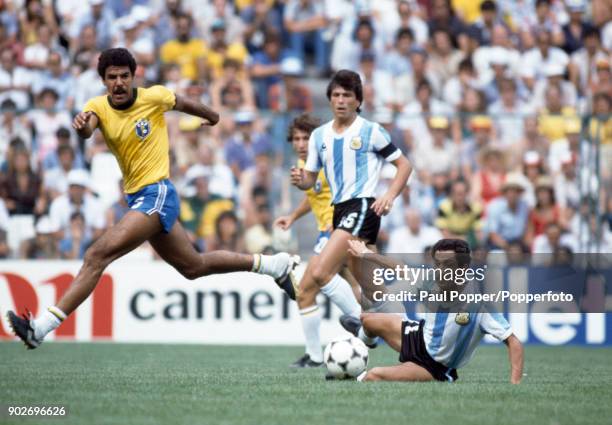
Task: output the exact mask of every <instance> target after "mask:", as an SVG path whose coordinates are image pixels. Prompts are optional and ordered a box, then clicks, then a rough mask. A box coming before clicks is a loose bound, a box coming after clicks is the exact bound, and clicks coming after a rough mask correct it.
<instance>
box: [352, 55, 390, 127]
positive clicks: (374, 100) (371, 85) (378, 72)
mask: <svg viewBox="0 0 612 425" xmlns="http://www.w3.org/2000/svg"><path fill="white" fill-rule="evenodd" d="M358 72H359V76H360V77H361V82H362V84H363V103H362V105H361V109H362V110H363V112H364V114H366V115H372V114H373V112H374V111H375V110H376V109H379V108H385V107H391V106H392V104H393V97H392V95H393V93H392V92H391V90H389V87H391V86H392V82H393V80H392V78H391V75H390V74H389V73H387V72H386V71H384V70H383V69H380V68H376V58H375V57H374V55H373V54H372V53H369V52H364V53H362V55H361V58H360V59H359V71H358Z"/></svg>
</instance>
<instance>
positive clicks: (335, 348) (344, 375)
mask: <svg viewBox="0 0 612 425" xmlns="http://www.w3.org/2000/svg"><path fill="white" fill-rule="evenodd" d="M323 358H324V359H325V366H327V371H328V373H329V375H331V376H333V377H334V378H336V379H350V378H356V377H357V376H359V374H361V372H363V371H364V370H366V367H367V366H368V347H366V345H365V344H364V343H363V341H361V340H360V339H359V338H355V337H354V336H351V337H342V338H339V339H336V340H334V341H332V342H330V343H329V344H328V345H327V347H325V352H324V354H323Z"/></svg>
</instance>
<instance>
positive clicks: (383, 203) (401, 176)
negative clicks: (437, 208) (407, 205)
mask: <svg viewBox="0 0 612 425" xmlns="http://www.w3.org/2000/svg"><path fill="white" fill-rule="evenodd" d="M391 163H392V164H393V165H395V166H396V167H397V172H396V173H395V177H394V178H393V180H392V181H391V184H390V185H389V189H387V192H386V193H385V194H384V195H383V196H381V197H380V198H378V199H377V200H376V201H374V202H373V203H372V206H371V207H370V208H371V209H372V210H373V211H374V212H375V213H376V214H377V215H386V214H389V211H391V207H392V206H393V201H394V200H395V198H397V197H398V195H399V194H400V193H401V192H402V190H403V189H404V187H405V186H406V182H407V181H408V177H410V173H411V172H412V165H410V161H408V158H406V157H405V156H404V155H400V157H399V158H397V159H395V160H393V161H391Z"/></svg>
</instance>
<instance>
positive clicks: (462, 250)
mask: <svg viewBox="0 0 612 425" xmlns="http://www.w3.org/2000/svg"><path fill="white" fill-rule="evenodd" d="M438 251H453V252H454V253H455V254H457V262H458V263H459V265H460V266H461V267H467V266H469V265H470V246H469V245H468V243H467V242H466V241H464V240H462V239H440V240H439V241H438V242H436V243H435V244H434V246H433V247H432V248H431V256H432V257H433V258H435V255H436V252H438Z"/></svg>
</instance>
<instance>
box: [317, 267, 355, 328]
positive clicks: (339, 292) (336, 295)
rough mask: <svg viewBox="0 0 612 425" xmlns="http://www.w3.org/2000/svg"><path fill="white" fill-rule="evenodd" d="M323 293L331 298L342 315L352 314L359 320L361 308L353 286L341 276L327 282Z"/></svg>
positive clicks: (322, 290) (322, 289)
mask: <svg viewBox="0 0 612 425" xmlns="http://www.w3.org/2000/svg"><path fill="white" fill-rule="evenodd" d="M321 292H322V293H323V294H325V295H327V296H328V297H329V299H330V300H331V301H332V302H333V303H334V304H336V305H337V306H338V308H339V309H340V310H342V313H344V314H350V315H351V316H355V317H357V318H359V315H360V314H361V306H360V305H359V303H358V302H357V300H356V299H355V295H354V294H353V289H352V288H351V285H350V284H349V283H348V282H347V281H346V280H344V279H342V278H341V277H340V275H338V274H337V275H335V276H334V277H333V278H332V280H330V281H329V282H327V284H326V285H325V286H323V287H322V288H321Z"/></svg>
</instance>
